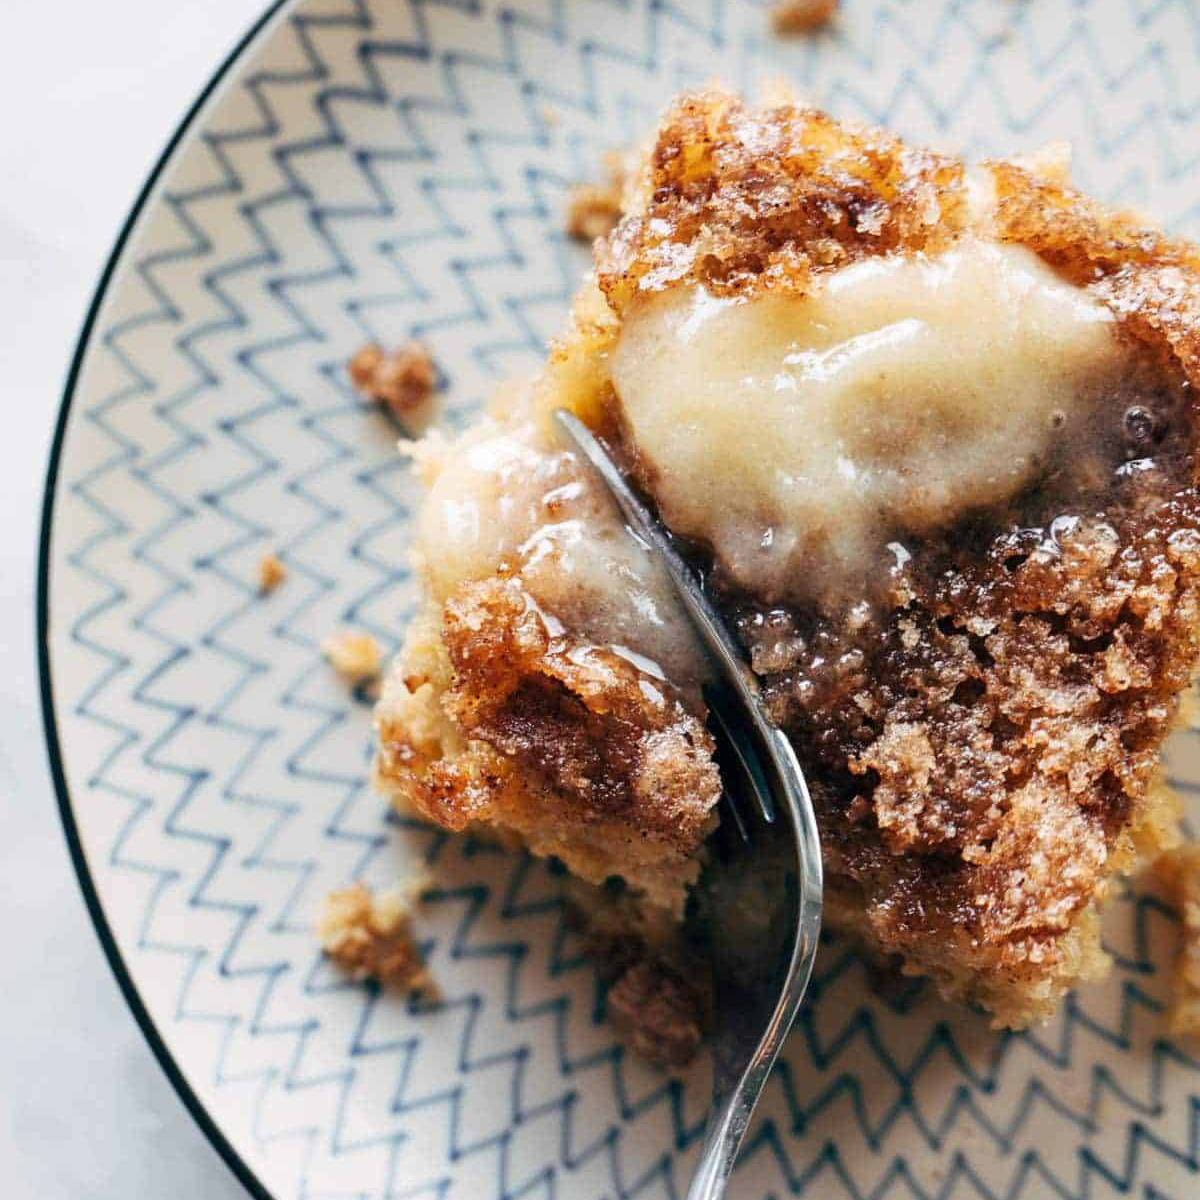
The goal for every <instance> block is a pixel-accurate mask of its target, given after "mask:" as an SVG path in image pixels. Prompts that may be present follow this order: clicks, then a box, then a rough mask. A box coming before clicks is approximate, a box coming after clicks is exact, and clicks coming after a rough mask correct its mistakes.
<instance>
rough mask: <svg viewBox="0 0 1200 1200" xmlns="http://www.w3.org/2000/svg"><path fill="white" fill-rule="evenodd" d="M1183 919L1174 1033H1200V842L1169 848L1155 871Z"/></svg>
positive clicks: (1174, 997)
mask: <svg viewBox="0 0 1200 1200" xmlns="http://www.w3.org/2000/svg"><path fill="white" fill-rule="evenodd" d="M1155 874H1156V876H1157V877H1158V879H1159V880H1160V881H1161V882H1162V883H1163V885H1164V886H1165V887H1166V888H1167V892H1168V895H1169V896H1170V899H1171V903H1172V904H1173V905H1174V906H1175V910H1176V911H1177V912H1178V913H1179V919H1180V921H1181V922H1182V925H1183V930H1182V940H1181V942H1180V946H1179V952H1178V954H1177V956H1176V958H1175V974H1174V978H1173V980H1172V983H1171V1011H1170V1014H1169V1016H1168V1022H1169V1024H1170V1027H1171V1032H1172V1033H1180V1034H1200V842H1185V843H1184V844H1183V845H1182V846H1177V847H1175V849H1174V850H1168V851H1167V853H1166V854H1164V855H1163V856H1162V857H1161V858H1160V859H1159V860H1158V865H1157V867H1156V870H1155Z"/></svg>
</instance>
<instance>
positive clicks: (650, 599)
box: [417, 413, 703, 688]
mask: <svg viewBox="0 0 1200 1200" xmlns="http://www.w3.org/2000/svg"><path fill="white" fill-rule="evenodd" d="M543 428H544V427H543V426H542V425H541V424H540V423H538V422H535V421H533V420H525V419H523V417H522V416H521V415H520V414H519V413H518V414H517V415H515V416H514V419H512V420H511V421H505V422H503V423H501V422H499V421H496V420H494V419H492V418H485V420H484V421H483V422H482V423H481V424H480V425H478V426H475V427H473V428H472V429H470V430H469V431H468V432H466V433H464V434H463V435H462V436H461V437H459V438H458V439H457V440H455V441H453V442H449V443H445V444H440V445H439V444H437V443H436V442H435V443H430V444H429V446H428V447H427V448H426V449H425V450H423V451H422V452H420V457H421V460H422V467H423V469H424V473H425V475H426V478H427V479H428V480H429V482H430V491H429V496H428V498H427V500H426V502H425V504H424V506H423V507H422V510H421V514H420V517H419V520H418V524H417V550H418V554H419V557H420V559H421V562H422V566H423V568H424V570H425V573H426V576H427V578H428V581H429V586H430V590H431V591H432V593H433V596H434V598H435V599H436V600H438V601H439V602H443V603H444V602H445V601H446V599H447V598H448V597H449V596H450V594H451V593H452V592H453V591H454V590H455V589H456V588H457V587H458V586H459V585H460V584H462V583H463V582H466V581H468V580H477V579H485V578H487V577H489V576H492V575H495V574H496V573H497V572H501V571H503V572H505V573H506V574H510V575H513V576H515V577H517V578H519V579H520V581H521V583H522V584H523V586H524V587H525V588H526V589H527V591H528V592H529V593H530V595H531V596H532V597H533V599H534V600H535V601H536V602H537V604H538V607H539V609H541V610H542V612H543V613H544V614H545V616H546V619H547V620H548V621H549V622H552V623H554V627H553V628H551V633H552V634H554V633H555V632H562V630H563V628H564V627H565V628H566V629H567V630H569V631H570V633H571V634H572V635H573V636H576V637H582V638H585V639H587V640H588V641H590V642H591V643H593V644H595V645H599V646H603V647H605V648H609V649H611V650H612V651H613V652H615V653H617V654H618V655H620V656H621V657H623V658H625V659H627V660H628V661H631V662H633V663H634V664H635V665H637V666H638V667H639V668H641V669H642V670H643V671H645V672H646V673H648V674H650V675H653V676H657V677H658V678H660V679H670V680H671V681H672V682H673V683H674V684H676V685H677V686H679V687H683V688H690V687H693V686H695V685H697V683H698V681H699V680H700V678H701V677H702V673H703V667H702V663H703V658H702V655H701V652H700V651H699V649H698V647H697V646H696V643H695V641H694V637H693V634H692V632H691V629H690V627H689V626H688V624H687V621H686V618H685V617H684V616H683V614H682V612H681V611H680V609H679V607H678V602H677V601H676V599H675V596H674V593H673V591H672V589H671V586H670V583H669V581H668V580H667V578H666V577H665V575H664V574H663V573H662V572H661V570H660V568H659V567H658V565H657V563H655V561H654V560H653V559H652V558H651V557H650V555H649V553H648V552H647V550H646V549H645V548H644V547H643V546H642V544H641V543H640V542H639V541H638V540H637V539H636V538H635V537H634V536H633V534H632V533H630V532H629V530H628V529H626V528H625V526H624V524H623V523H622V521H621V519H620V516H619V514H618V513H617V511H616V509H615V508H614V507H613V505H612V503H611V501H610V500H609V498H608V495H607V493H605V492H603V491H602V489H601V487H600V485H599V484H597V483H596V482H595V481H594V480H593V479H592V478H591V476H590V475H588V474H587V473H585V471H584V470H583V468H582V467H581V465H580V463H579V462H578V461H577V459H576V457H575V455H574V454H572V453H570V452H569V451H567V450H564V449H562V448H561V447H559V446H555V445H551V444H549V442H548V440H547V437H546V435H545V434H544V433H543V432H542V429H543ZM559 622H561V624H559Z"/></svg>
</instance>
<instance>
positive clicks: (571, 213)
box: [567, 150, 626, 243]
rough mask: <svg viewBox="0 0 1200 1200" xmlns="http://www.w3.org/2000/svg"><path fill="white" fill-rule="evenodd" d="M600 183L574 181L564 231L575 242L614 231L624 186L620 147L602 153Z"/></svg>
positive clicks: (619, 215)
mask: <svg viewBox="0 0 1200 1200" xmlns="http://www.w3.org/2000/svg"><path fill="white" fill-rule="evenodd" d="M604 170H605V174H606V178H605V180H604V181H603V182H602V183H580V184H576V185H575V186H574V187H573V188H572V189H571V192H570V195H569V196H568V198H567V233H568V234H569V235H570V236H571V237H573V238H574V239H575V240H576V241H578V242H588V243H591V242H594V241H595V240H596V239H597V238H598V237H605V236H607V235H608V234H610V233H611V232H612V231H613V228H614V227H615V226H616V223H617V222H618V221H619V220H620V219H621V195H622V193H623V192H624V190H625V174H626V171H625V158H624V156H623V155H622V154H621V153H620V152H619V151H615V150H612V151H609V153H607V154H606V155H605V156H604Z"/></svg>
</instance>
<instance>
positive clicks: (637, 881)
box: [377, 92, 1200, 1027]
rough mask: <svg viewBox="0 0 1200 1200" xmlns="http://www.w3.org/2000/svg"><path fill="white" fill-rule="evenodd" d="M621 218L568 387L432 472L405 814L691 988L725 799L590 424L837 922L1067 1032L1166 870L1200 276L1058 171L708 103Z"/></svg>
mask: <svg viewBox="0 0 1200 1200" xmlns="http://www.w3.org/2000/svg"><path fill="white" fill-rule="evenodd" d="M624 210H625V215H624V217H623V218H622V220H621V222H620V223H619V224H618V226H617V227H616V229H615V230H614V231H613V232H612V234H611V235H609V236H608V237H607V238H604V239H601V240H600V241H598V242H597V244H596V248H595V271H594V273H593V275H591V276H589V278H588V279H587V280H586V281H585V283H584V285H583V287H582V289H581V291H580V293H579V296H578V297H577V300H576V303H575V306H574V311H573V315H572V321H571V325H570V328H569V330H568V332H567V333H566V334H565V336H564V337H563V339H562V340H561V341H560V342H559V343H558V344H556V346H555V347H554V349H553V350H552V353H551V356H550V359H549V361H548V363H547V364H546V367H545V368H544V370H543V371H542V372H541V373H540V374H539V375H538V376H536V377H535V378H534V379H532V380H530V381H527V382H525V383H520V384H515V385H512V386H511V387H508V388H505V389H503V390H502V391H501V392H500V393H499V394H498V395H497V396H496V397H495V398H494V400H493V402H492V404H491V406H490V409H489V412H488V413H487V415H485V416H484V417H483V418H482V419H481V420H480V422H479V423H478V424H477V425H476V426H474V427H472V428H471V429H470V430H468V431H467V432H466V433H464V434H462V435H461V436H459V437H458V438H456V439H453V440H448V439H445V438H442V437H440V436H438V435H434V436H431V437H430V438H427V439H425V440H424V441H422V442H421V443H419V444H417V446H416V447H415V449H414V450H413V455H414V458H415V460H416V465H417V469H418V470H419V471H420V472H421V474H422V476H423V478H424V479H425V482H426V483H427V485H428V489H429V490H428V497H427V499H426V501H425V504H424V508H423V511H422V513H421V516H420V519H419V527H418V533H417V539H416V551H415V553H416V559H417V564H418V567H419V569H420V572H421V576H422V579H423V581H424V585H425V592H424V599H423V601H422V607H421V609H420V611H419V612H418V614H417V616H416V617H415V619H414V620H413V623H412V626H411V628H410V631H409V635H408V639H407V642H406V645H405V647H404V650H403V651H402V653H401V655H400V656H399V659H398V660H397V663H396V664H395V666H394V668H393V670H392V672H391V674H390V676H389V678H388V680H387V683H386V686H385V690H384V695H383V697H382V699H381V701H380V705H379V710H378V724H379V736H380V750H379V758H378V766H377V777H378V781H379V783H380V786H381V787H382V788H383V789H384V790H385V791H386V792H387V793H388V794H389V795H390V796H391V797H392V798H393V800H394V801H395V802H396V803H397V804H400V805H402V806H404V807H406V808H409V809H414V810H416V811H417V812H419V813H421V814H423V815H424V816H426V817H428V818H429V819H431V820H434V821H436V822H438V823H439V824H442V825H444V826H446V827H447V828H451V829H467V828H472V829H486V830H488V831H490V832H492V833H493V834H495V835H497V836H500V837H502V838H507V839H511V840H512V841H514V842H516V843H520V844H524V845H526V846H528V847H529V848H530V849H532V850H533V851H534V852H535V853H538V854H552V855H556V856H558V857H559V858H561V859H562V861H563V862H564V863H565V864H566V865H567V866H568V867H569V868H570V870H571V871H572V872H574V873H575V874H576V875H578V876H579V877H580V878H581V879H582V880H584V881H587V882H589V883H592V884H601V883H603V882H604V881H605V880H607V879H610V878H612V877H619V878H620V879H622V880H624V881H625V884H626V885H627V890H626V893H625V899H624V900H623V905H624V907H625V910H626V911H627V912H629V913H635V914H636V915H635V916H631V917H630V924H631V926H635V927H636V930H635V933H634V935H633V936H635V937H636V938H637V939H640V942H639V944H644V945H645V946H647V947H649V950H648V952H650V953H653V954H660V955H667V956H668V957H669V956H670V954H671V953H672V951H671V950H670V948H669V947H670V945H671V935H670V932H669V931H670V929H671V928H672V927H673V923H674V922H677V921H678V919H679V917H680V916H681V914H682V912H683V909H684V904H685V901H686V897H687V889H688V887H689V886H690V885H691V884H692V883H693V882H694V880H695V879H696V877H697V873H698V870H699V864H700V862H701V859H702V856H703V853H704V842H705V839H706V838H707V836H708V835H709V834H710V833H711V832H712V830H713V828H714V825H715V821H716V816H715V812H716V804H717V801H718V798H719V795H720V788H721V783H720V777H719V773H718V771H717V769H716V766H715V764H714V762H713V749H714V748H713V743H712V740H711V737H710V735H709V733H708V731H707V728H706V725H705V715H706V714H705V711H704V705H703V701H702V699H701V694H700V685H701V683H702V681H703V679H704V676H705V671H706V665H705V662H704V659H703V656H702V655H701V654H700V652H699V650H698V648H697V646H696V645H695V643H694V641H693V639H692V636H691V634H690V631H689V630H688V628H687V626H686V623H685V622H684V621H683V620H682V618H681V616H680V615H679V613H678V612H677V611H676V609H675V607H674V605H673V603H672V600H671V597H670V593H669V590H668V589H667V587H666V585H665V581H664V580H663V579H662V578H661V577H660V575H659V573H658V571H657V569H656V567H655V564H654V563H653V562H652V561H651V560H650V559H649V557H648V556H647V554H646V552H645V550H644V549H643V548H642V547H641V546H640V545H639V544H638V543H637V541H636V540H635V539H633V537H632V536H631V535H630V534H629V533H628V531H627V530H625V529H624V527H623V526H622V525H621V523H620V521H619V519H618V517H617V516H616V515H615V513H614V512H613V510H612V508H611V507H610V505H609V504H608V502H607V500H606V498H605V497H604V496H603V495H601V494H600V493H599V491H598V488H597V485H595V484H594V483H593V482H592V481H591V479H590V478H589V476H588V475H587V474H586V472H585V471H584V470H583V469H582V468H581V465H580V464H579V462H578V461H577V460H576V458H575V456H574V455H573V454H572V452H571V451H570V450H569V449H567V448H566V447H565V446H564V445H562V444H561V442H560V441H558V439H557V438H556V435H555V432H554V429H553V425H552V422H551V420H550V414H551V413H552V412H553V410H554V409H555V408H557V407H560V406H564V407H567V408H569V409H571V410H572V411H574V412H575V413H576V414H577V415H579V416H580V417H581V418H582V419H583V420H585V421H586V422H588V423H589V424H590V425H591V426H592V427H593V428H595V429H597V430H598V431H599V432H601V433H602V434H603V435H604V436H605V437H606V438H607V439H608V440H609V442H610V444H611V445H612V446H613V447H614V449H615V450H616V451H617V453H618V454H619V455H621V457H622V458H623V459H624V461H625V464H626V466H627V467H628V469H629V470H630V471H631V472H632V474H633V475H634V477H635V478H636V479H637V481H638V483H639V484H640V486H641V487H642V488H643V489H644V491H645V492H646V493H647V495H648V496H650V497H651V498H652V499H653V500H654V502H655V503H656V505H657V506H658V508H659V511H660V512H661V514H662V516H663V518H664V519H665V520H666V521H667V523H668V524H669V525H670V526H671V527H672V529H673V530H675V531H676V532H677V533H678V534H679V535H681V537H683V538H685V539H687V544H688V545H689V546H690V547H691V552H692V553H693V554H694V557H695V563H696V566H697V569H699V570H701V571H702V572H703V573H704V574H705V577H706V579H707V581H708V583H709V586H710V588H711V590H712V592H713V594H714V596H715V597H716V598H717V600H718V602H719V604H720V606H721V607H722V609H723V611H724V612H725V614H726V616H727V617H728V619H729V621H730V622H731V625H732V626H733V628H734V629H735V630H736V632H737V634H738V636H739V637H740V639H741V641H742V643H743V644H744V646H745V649H746V653H747V656H748V657H749V659H750V662H751V664H752V666H753V669H754V670H755V671H756V673H757V674H758V675H759V676H760V677H761V679H762V682H763V686H764V688H765V690H766V694H767V697H768V699H769V703H770V705H771V708H772V711H773V713H774V715H775V717H776V719H777V720H778V721H779V723H780V724H781V725H782V726H783V727H784V728H785V730H786V731H787V732H788V734H789V736H790V737H791V738H792V739H793V741H794V743H795V745H796V748H797V751H798V753H799V756H800V759H801V762H802V763H803V764H804V767H805V770H806V773H807V776H808V779H809V782H810V787H811V790H812V794H813V798H814V802H815V804H816V806H817V811H818V818H819V821H820V825H821V832H822V838H823V848H824V853H825V861H826V879H827V911H828V913H829V916H830V919H831V920H832V921H833V922H834V923H835V924H837V925H839V926H841V927H843V928H847V929H850V930H852V931H853V932H854V933H855V934H857V935H858V936H859V937H860V938H861V939H862V940H863V942H864V944H865V945H866V946H867V947H868V948H869V949H870V950H872V951H873V952H875V953H878V954H880V955H885V956H896V957H898V959H899V961H900V962H901V963H902V966H903V969H904V970H906V971H908V972H910V973H914V974H924V975H928V976H930V977H932V978H933V980H934V981H935V982H936V984H937V986H938V987H939V988H940V990H941V991H942V992H943V994H944V995H946V996H948V997H951V998H954V999H958V1000H963V1001H967V1002H971V1003H975V1004H979V1005H982V1006H983V1007H984V1008H986V1009H987V1010H988V1011H989V1012H990V1013H991V1015H992V1018H993V1020H994V1021H995V1022H996V1023H997V1024H1000V1025H1005V1026H1014V1027H1019V1026H1022V1025H1025V1024H1028V1023H1029V1022H1030V1021H1032V1020H1035V1019H1038V1018H1042V1017H1045V1016H1047V1015H1049V1014H1050V1013H1051V1012H1052V1011H1053V1009H1054V1007H1055V1005H1056V1004H1057V1002H1058V1000H1059V999H1060V998H1061V996H1062V994H1063V992H1064V991H1065V990H1066V989H1067V988H1068V987H1070V986H1071V984H1072V983H1074V982H1075V981H1076V980H1077V979H1079V978H1084V977H1091V976H1094V975H1096V974H1099V973H1100V972H1102V971H1103V969H1104V965H1105V958H1104V954H1103V952H1102V950H1101V948H1100V942H1099V934H1098V922H1097V906H1098V904H1099V903H1100V902H1101V901H1102V900H1103V898H1104V895H1105V893H1106V891H1107V890H1108V888H1109V886H1110V884H1111V881H1112V879H1113V878H1114V876H1115V875H1117V874H1119V873H1121V872H1124V871H1128V870H1130V869H1131V868H1132V867H1133V865H1134V864H1135V862H1136V861H1137V859H1138V858H1139V857H1140V856H1143V855H1147V854H1150V853H1154V852H1157V851H1158V850H1159V849H1161V848H1162V847H1164V846H1166V845H1168V844H1169V843H1170V842H1171V840H1172V838H1173V837H1174V824H1175V809H1174V804H1173V802H1172V800H1171V798H1170V796H1169V795H1168V793H1167V792H1166V790H1165V789H1164V788H1163V787H1162V786H1161V785H1160V783H1159V781H1158V776H1159V750H1160V748H1161V745H1162V742H1163V740H1164V738H1165V737H1166V735H1167V733H1168V731H1169V729H1170V727H1171V724H1172V722H1173V720H1174V718H1175V715H1176V711H1177V708H1178V701H1179V697H1180V695H1181V693H1182V692H1183V690H1184V689H1185V688H1186V686H1187V684H1188V683H1189V681H1190V679H1191V677H1192V673H1193V669H1194V667H1195V661H1196V657H1197V653H1198V649H1200V645H1198V641H1197V611H1196V608H1197V598H1198V583H1200V500H1198V498H1197V493H1196V486H1195V482H1196V481H1195V445H1196V429H1197V426H1196V413H1195V409H1194V399H1193V388H1194V386H1195V384H1196V382H1197V380H1198V379H1200V259H1198V257H1197V252H1196V250H1195V248H1194V247H1192V246H1191V245H1189V244H1187V243H1184V242H1180V241H1175V240H1172V239H1169V238H1167V237H1166V236H1165V235H1163V234H1161V233H1160V232H1158V231H1156V230H1154V229H1151V228H1149V227H1146V226H1144V225H1143V224H1141V223H1140V222H1139V221H1138V220H1137V219H1135V218H1133V217H1131V216H1128V215H1125V214H1120V213H1114V212H1109V211H1106V210H1104V209H1102V208H1100V207H1099V206H1097V205H1096V204H1094V203H1093V202H1091V201H1089V200H1088V199H1087V198H1085V197H1083V196H1082V195H1080V194H1079V193H1078V192H1076V191H1074V190H1073V189H1072V188H1071V187H1070V185H1069V184H1068V183H1067V181H1066V179H1065V177H1064V173H1063V171H1062V167H1061V164H1060V163H1058V162H1054V161H1044V162H1039V161H1036V160H1030V161H1027V162H1015V161H1013V162H1007V161H1006V162H989V163H984V164H982V165H979V166H977V167H972V168H968V167H967V166H966V165H964V163H963V162H962V161H960V160H958V159H956V158H953V157H950V156H946V155H940V154H936V153H933V152H930V151H925V150H920V149H915V148H912V147H910V146H907V145H906V144H904V143H903V142H901V141H900V140H899V139H897V138H895V137H893V136H892V135H890V134H887V133H884V132H882V131H879V130H875V129H869V128H861V127H855V126H849V125H846V124H840V123H838V122H836V121H834V120H832V119H831V118H829V117H828V116H825V115H824V114H822V113H819V112H817V111H814V110H812V109H807V108H802V107H797V106H794V105H790V104H784V105H778V106H773V107H765V108H754V107H751V106H748V105H746V104H744V103H743V102H742V101H741V100H739V99H738V98H736V97H734V96H731V95H728V94H725V93H722V92H705V93H698V94H692V95H686V96H684V97H682V98H680V99H679V100H678V101H677V102H676V103H675V104H674V105H673V106H672V107H671V108H670V110H669V111H668V112H667V113H666V115H665V116H664V117H663V119H662V122H661V123H660V125H659V128H658V130H657V131H656V134H655V137H654V139H653V141H652V142H651V144H650V146H649V148H648V150H647V151H646V153H645V155H644V156H643V158H642V161H641V163H640V167H638V169H636V170H634V171H632V172H631V173H630V175H629V178H628V181H627V184H626V192H625V196H624ZM671 969H672V970H673V971H677V972H678V971H683V970H685V969H686V968H685V967H683V966H681V965H680V962H679V960H678V959H675V960H673V961H672V965H671ZM640 978H641V977H640V976H639V979H640ZM639 994H640V993H639Z"/></svg>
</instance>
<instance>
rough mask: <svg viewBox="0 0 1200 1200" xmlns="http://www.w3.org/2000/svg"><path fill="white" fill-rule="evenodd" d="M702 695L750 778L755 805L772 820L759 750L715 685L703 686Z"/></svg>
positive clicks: (768, 822) (772, 803)
mask: <svg viewBox="0 0 1200 1200" xmlns="http://www.w3.org/2000/svg"><path fill="white" fill-rule="evenodd" d="M704 698H705V700H706V701H707V702H708V710H709V712H711V713H712V715H713V720H714V722H715V723H716V724H717V726H718V727H719V728H720V730H721V733H722V734H723V735H724V736H725V740H726V741H727V742H728V743H729V745H730V747H731V748H732V750H733V753H734V755H735V756H736V758H737V761H738V763H739V764H740V765H741V767H742V770H743V771H744V772H745V774H746V777H747V779H748V780H749V783H750V790H751V791H752V792H753V793H754V800H755V807H756V808H757V809H758V813H759V815H760V816H761V817H762V819H763V820H764V821H765V822H766V823H767V824H768V825H772V824H774V822H775V805H774V802H773V800H772V798H771V786H770V784H769V783H768V782H767V776H766V772H765V771H763V768H762V763H761V762H760V760H759V757H758V750H757V749H756V748H755V746H754V743H753V742H752V741H751V739H750V737H749V736H748V735H747V733H746V731H745V729H744V728H743V727H742V725H741V722H739V721H737V720H736V719H734V718H733V717H731V716H730V715H729V713H728V710H727V709H726V706H725V701H724V700H723V698H722V697H721V695H720V693H719V691H718V690H717V689H716V688H708V689H705V696H704Z"/></svg>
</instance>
